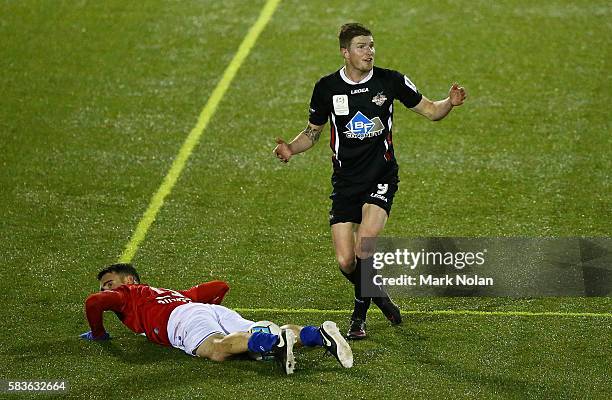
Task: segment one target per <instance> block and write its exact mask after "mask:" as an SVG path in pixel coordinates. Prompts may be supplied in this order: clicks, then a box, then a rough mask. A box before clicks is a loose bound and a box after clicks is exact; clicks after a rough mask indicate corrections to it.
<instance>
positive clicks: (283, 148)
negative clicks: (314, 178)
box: [274, 138, 293, 163]
mask: <svg viewBox="0 0 612 400" xmlns="http://www.w3.org/2000/svg"><path fill="white" fill-rule="evenodd" d="M292 155H293V153H292V152H291V149H290V148H289V145H288V144H287V143H285V141H284V140H283V139H281V138H276V147H275V148H274V156H275V157H276V158H278V159H279V160H281V161H282V162H285V163H286V162H289V159H290V158H291V156H292Z"/></svg>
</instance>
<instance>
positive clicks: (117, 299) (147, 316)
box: [85, 281, 229, 346]
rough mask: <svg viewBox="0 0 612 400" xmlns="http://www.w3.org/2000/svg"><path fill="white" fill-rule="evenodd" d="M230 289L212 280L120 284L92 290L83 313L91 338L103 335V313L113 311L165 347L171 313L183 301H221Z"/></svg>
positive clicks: (148, 337)
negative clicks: (179, 285)
mask: <svg viewBox="0 0 612 400" xmlns="http://www.w3.org/2000/svg"><path fill="white" fill-rule="evenodd" d="M228 290H229V286H228V285H227V283H225V282H223V281H211V282H206V283H202V284H200V285H198V286H194V287H192V288H191V289H188V290H179V291H175V290H169V289H161V288H155V287H152V286H149V285H140V284H139V285H122V286H120V287H118V288H116V289H114V290H105V291H103V292H99V293H94V294H92V295H90V296H89V297H88V298H87V300H85V313H86V314H87V321H88V322H89V326H90V327H91V332H92V335H93V337H94V338H97V337H100V336H102V335H104V333H105V332H106V330H105V329H104V325H103V319H102V314H103V313H104V311H114V312H115V314H117V317H119V319H120V320H121V322H122V323H123V324H124V325H125V326H127V327H128V328H130V329H131V330H132V331H134V332H136V333H145V334H146V335H147V339H149V340H150V341H152V342H155V343H159V344H161V345H164V346H170V341H169V340H168V328H167V326H168V319H169V318H170V313H172V311H173V310H174V309H175V308H176V307H178V306H180V305H183V304H187V303H191V302H198V303H208V304H220V303H221V301H222V300H223V297H224V296H225V294H226V293H227V291H228Z"/></svg>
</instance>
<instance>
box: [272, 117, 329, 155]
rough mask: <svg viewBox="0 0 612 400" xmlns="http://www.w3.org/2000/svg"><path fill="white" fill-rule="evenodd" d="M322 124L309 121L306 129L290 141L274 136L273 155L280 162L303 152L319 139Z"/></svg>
mask: <svg viewBox="0 0 612 400" xmlns="http://www.w3.org/2000/svg"><path fill="white" fill-rule="evenodd" d="M324 126H325V125H313V124H311V123H310V122H309V123H308V126H306V129H304V130H303V131H302V132H300V134H299V135H297V136H296V137H295V139H293V140H292V141H291V142H290V143H286V142H285V141H284V140H283V139H281V138H276V147H275V148H274V151H273V153H274V156H275V157H276V158H278V159H279V160H281V161H282V162H285V163H286V162H289V159H290V158H291V157H292V156H293V155H294V154H299V153H303V152H305V151H306V150H308V149H310V148H311V147H312V146H314V145H315V143H317V142H318V141H319V138H320V137H321V132H322V131H323V127H324Z"/></svg>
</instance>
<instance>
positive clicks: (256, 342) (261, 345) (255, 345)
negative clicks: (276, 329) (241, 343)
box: [248, 332, 278, 353]
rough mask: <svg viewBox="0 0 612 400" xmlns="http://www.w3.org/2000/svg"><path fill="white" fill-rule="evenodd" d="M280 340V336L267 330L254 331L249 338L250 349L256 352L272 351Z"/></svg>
mask: <svg viewBox="0 0 612 400" xmlns="http://www.w3.org/2000/svg"><path fill="white" fill-rule="evenodd" d="M277 342H278V336H276V335H273V334H271V333H265V332H254V333H253V334H252V335H251V337H250V338H249V343H248V347H249V350H250V351H252V352H254V353H267V352H269V351H272V348H273V347H274V345H275V344H276V343H277Z"/></svg>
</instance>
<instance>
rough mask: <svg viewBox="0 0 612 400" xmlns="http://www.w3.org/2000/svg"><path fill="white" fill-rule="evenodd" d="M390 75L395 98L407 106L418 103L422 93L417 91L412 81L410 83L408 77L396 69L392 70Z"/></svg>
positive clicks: (410, 106)
mask: <svg viewBox="0 0 612 400" xmlns="http://www.w3.org/2000/svg"><path fill="white" fill-rule="evenodd" d="M391 76H392V82H393V91H394V93H395V98H396V99H398V100H399V101H401V102H402V104H403V105H405V106H406V107H408V108H412V107H414V106H416V105H417V104H419V102H420V101H421V99H422V98H423V95H422V94H421V93H420V92H419V90H418V89H417V88H416V86H415V85H414V83H412V81H411V80H410V78H408V77H407V76H406V75H403V74H401V73H399V72H397V71H392V72H391Z"/></svg>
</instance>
